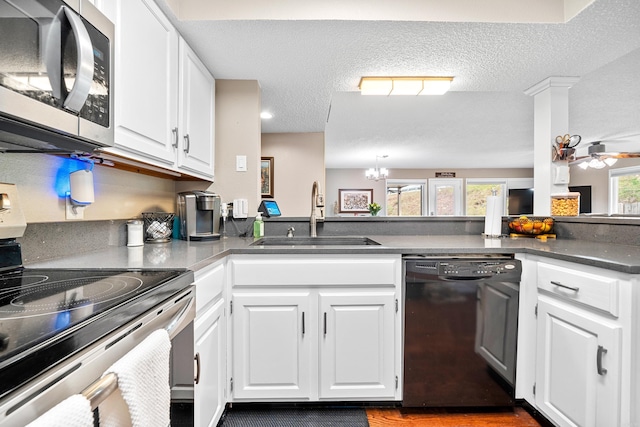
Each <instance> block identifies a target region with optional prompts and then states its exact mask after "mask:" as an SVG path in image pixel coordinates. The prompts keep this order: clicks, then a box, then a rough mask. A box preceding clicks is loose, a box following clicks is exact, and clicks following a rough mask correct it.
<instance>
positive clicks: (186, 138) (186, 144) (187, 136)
mask: <svg viewBox="0 0 640 427" xmlns="http://www.w3.org/2000/svg"><path fill="white" fill-rule="evenodd" d="M184 143H185V144H184V152H185V153H189V148H190V146H191V142H190V141H189V134H186V135H185V136H184Z"/></svg>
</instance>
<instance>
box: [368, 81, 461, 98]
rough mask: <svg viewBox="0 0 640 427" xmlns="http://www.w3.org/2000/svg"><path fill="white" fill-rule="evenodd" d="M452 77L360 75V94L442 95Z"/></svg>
mask: <svg viewBox="0 0 640 427" xmlns="http://www.w3.org/2000/svg"><path fill="white" fill-rule="evenodd" d="M452 81H453V77H362V78H361V79H360V83H359V84H358V88H359V89H360V94H361V95H385V96H388V95H412V96H416V95H442V94H444V93H446V92H447V91H448V90H449V88H450V87H451V82H452Z"/></svg>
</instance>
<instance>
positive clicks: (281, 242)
mask: <svg viewBox="0 0 640 427" xmlns="http://www.w3.org/2000/svg"><path fill="white" fill-rule="evenodd" d="M376 245H380V243H378V242H376V241H375V240H371V239H369V238H368V237H359V236H354V237H350V236H344V237H343V236H335V237H334V236H320V237H279V236H275V237H262V238H260V239H258V240H256V241H255V242H253V243H252V244H251V246H376Z"/></svg>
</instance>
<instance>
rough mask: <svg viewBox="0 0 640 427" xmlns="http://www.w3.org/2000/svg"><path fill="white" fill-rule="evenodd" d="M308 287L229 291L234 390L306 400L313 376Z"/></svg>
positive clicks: (257, 396)
mask: <svg viewBox="0 0 640 427" xmlns="http://www.w3.org/2000/svg"><path fill="white" fill-rule="evenodd" d="M309 315H310V313H309V293H308V292H293V293H291V292H274V293H263V292H255V293H253V292H247V293H234V295H233V354H234V358H233V394H234V396H235V397H236V398H239V399H264V398H272V399H282V398H285V399H286V398H289V399H306V398H308V397H309V387H310V375H311V359H310V357H311V344H312V340H313V338H312V337H309V334H310V332H311V331H310V330H309V327H308V326H307V323H308V321H309V320H310V319H309Z"/></svg>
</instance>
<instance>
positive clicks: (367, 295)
mask: <svg viewBox="0 0 640 427" xmlns="http://www.w3.org/2000/svg"><path fill="white" fill-rule="evenodd" d="M319 307H320V313H319V314H320V322H321V325H322V330H321V331H320V370H319V372H320V399H339V398H340V399H341V398H392V397H393V396H394V394H395V384H396V375H395V370H394V363H393V360H394V336H395V334H394V320H395V292H393V291H387V292H363V291H356V292H349V293H347V292H320V295H319Z"/></svg>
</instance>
